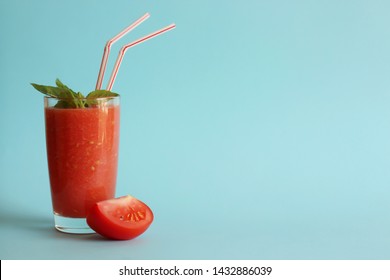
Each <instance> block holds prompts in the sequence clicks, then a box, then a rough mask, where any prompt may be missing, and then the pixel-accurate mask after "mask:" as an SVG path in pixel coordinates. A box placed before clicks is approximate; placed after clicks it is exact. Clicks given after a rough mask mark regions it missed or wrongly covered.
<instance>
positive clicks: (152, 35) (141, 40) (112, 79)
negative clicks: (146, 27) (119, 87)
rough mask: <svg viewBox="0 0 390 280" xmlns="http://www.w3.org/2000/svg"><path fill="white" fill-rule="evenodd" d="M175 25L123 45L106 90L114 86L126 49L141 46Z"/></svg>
mask: <svg viewBox="0 0 390 280" xmlns="http://www.w3.org/2000/svg"><path fill="white" fill-rule="evenodd" d="M175 27H176V25H175V24H174V23H172V24H171V25H168V26H166V27H164V28H162V29H160V30H157V31H155V32H153V33H151V34H149V35H146V36H145V37H142V38H140V39H138V40H135V41H134V42H131V43H129V44H127V45H124V46H123V47H122V48H121V50H120V51H119V54H118V58H117V59H116V62H115V66H114V69H113V70H112V74H111V78H110V81H109V82H108V86H107V90H111V89H112V86H113V85H114V82H115V78H116V75H117V74H118V70H119V67H120V65H121V62H122V60H123V57H124V55H125V53H126V51H127V50H128V49H130V48H131V47H134V46H136V45H138V44H141V43H143V42H145V41H147V40H149V39H152V38H153V37H156V36H158V35H161V34H163V33H164V32H167V31H169V30H172V29H173V28H175Z"/></svg>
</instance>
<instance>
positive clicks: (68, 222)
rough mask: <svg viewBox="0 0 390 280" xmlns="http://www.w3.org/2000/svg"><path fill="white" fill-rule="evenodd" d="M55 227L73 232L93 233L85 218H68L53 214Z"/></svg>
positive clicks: (62, 230) (66, 231)
mask: <svg viewBox="0 0 390 280" xmlns="http://www.w3.org/2000/svg"><path fill="white" fill-rule="evenodd" d="M54 223H55V228H56V229H57V230H58V231H61V232H65V233H73V234H91V233H95V232H94V231H93V230H92V229H91V228H90V227H89V226H88V224H87V221H86V219H85V218H68V217H62V216H59V215H56V214H54Z"/></svg>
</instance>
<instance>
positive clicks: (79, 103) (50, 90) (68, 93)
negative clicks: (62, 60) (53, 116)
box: [31, 79, 86, 108]
mask: <svg viewBox="0 0 390 280" xmlns="http://www.w3.org/2000/svg"><path fill="white" fill-rule="evenodd" d="M31 85H32V86H33V87H34V88H35V89H36V90H38V91H39V92H41V93H43V94H45V95H47V96H50V97H54V98H58V99H63V100H60V101H58V103H57V104H56V106H55V107H58V108H84V107H85V105H86V102H85V101H84V100H82V99H83V98H84V96H83V94H82V93H81V92H78V93H76V92H74V91H73V90H71V89H70V88H69V87H67V86H66V85H64V84H63V83H62V82H61V81H60V80H59V79H56V85H57V87H52V86H45V85H38V84H34V83H31Z"/></svg>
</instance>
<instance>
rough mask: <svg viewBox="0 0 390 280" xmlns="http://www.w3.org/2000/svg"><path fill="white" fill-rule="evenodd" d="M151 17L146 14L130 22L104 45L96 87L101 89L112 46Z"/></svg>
mask: <svg viewBox="0 0 390 280" xmlns="http://www.w3.org/2000/svg"><path fill="white" fill-rule="evenodd" d="M149 17H150V15H149V13H146V14H144V15H143V16H142V17H140V18H139V19H137V20H136V21H135V22H133V23H132V24H130V25H129V26H128V27H126V28H125V29H123V30H122V31H121V32H119V33H118V34H117V35H115V36H114V37H112V38H111V39H110V40H108V41H107V43H106V46H105V47H104V53H103V57H102V62H101V64H100V70H99V75H98V79H97V82H96V89H101V87H102V82H103V77H104V72H105V71H106V66H107V61H108V56H109V54H110V50H111V46H112V45H113V44H114V43H115V42H116V41H118V40H119V39H120V38H122V37H123V36H125V35H126V34H127V33H129V32H130V31H132V30H133V29H134V28H136V27H137V26H138V25H140V24H141V23H142V22H144V21H145V20H147V19H148V18H149Z"/></svg>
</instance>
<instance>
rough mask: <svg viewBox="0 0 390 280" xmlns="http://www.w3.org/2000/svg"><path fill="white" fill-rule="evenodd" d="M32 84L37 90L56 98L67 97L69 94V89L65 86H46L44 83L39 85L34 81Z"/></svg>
mask: <svg viewBox="0 0 390 280" xmlns="http://www.w3.org/2000/svg"><path fill="white" fill-rule="evenodd" d="M31 85H32V86H33V87H34V88H35V89H36V90H37V91H40V92H42V93H43V94H46V95H48V96H51V97H56V98H67V97H68V94H67V91H66V90H65V89H63V88H58V87H52V86H44V85H37V84H34V83H31Z"/></svg>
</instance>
